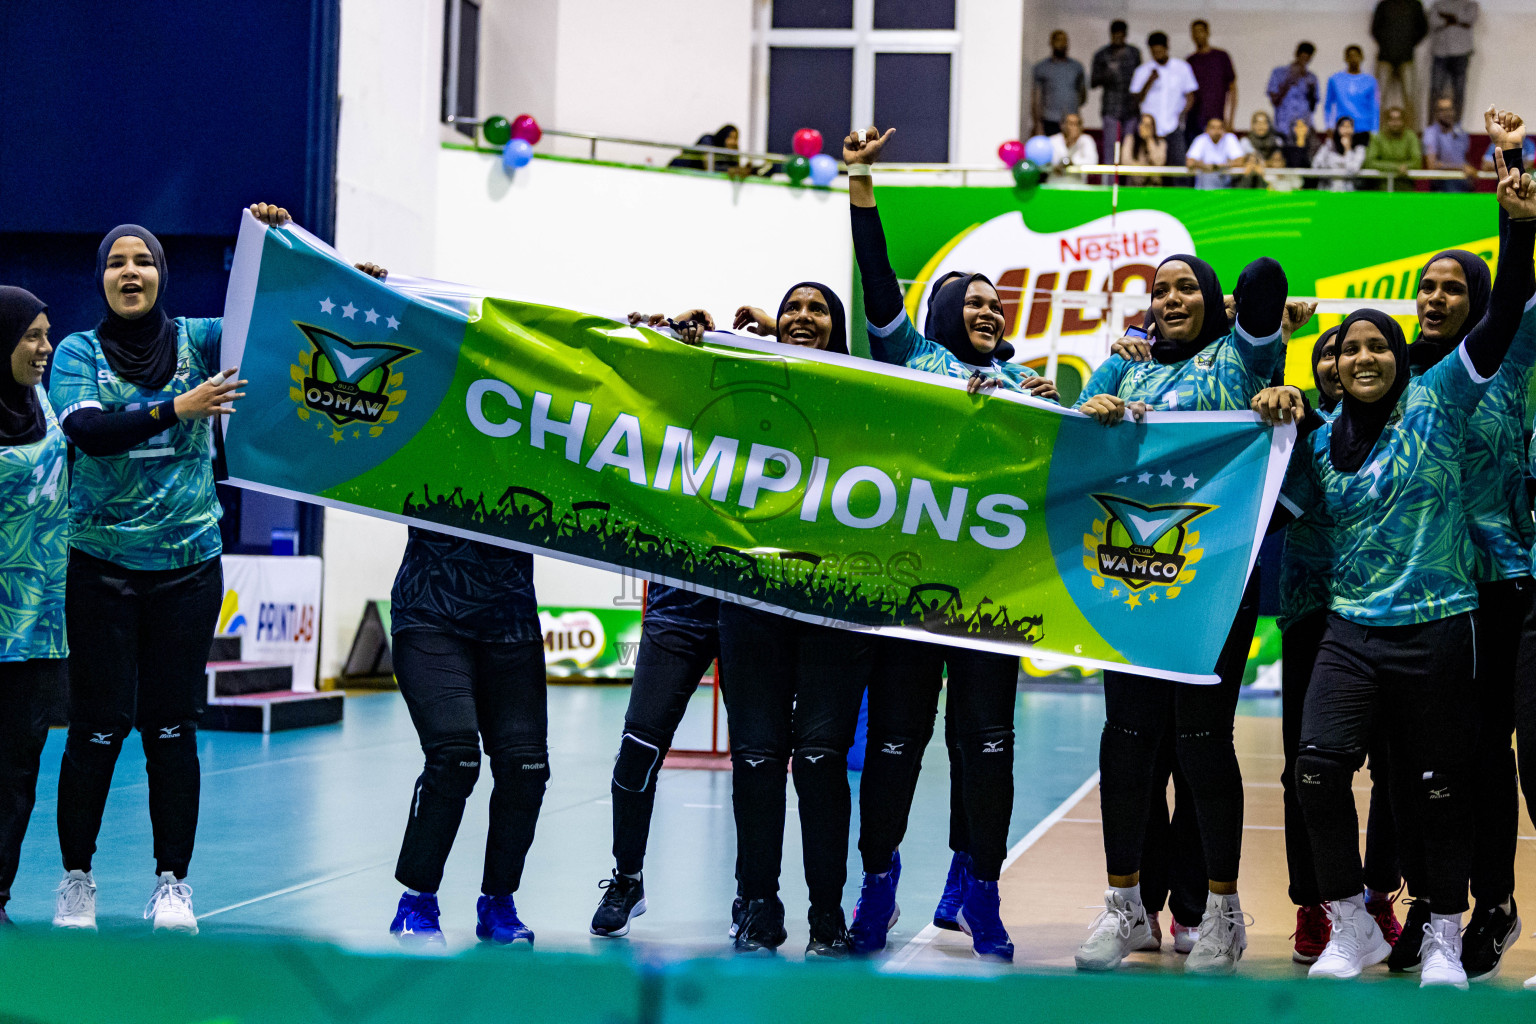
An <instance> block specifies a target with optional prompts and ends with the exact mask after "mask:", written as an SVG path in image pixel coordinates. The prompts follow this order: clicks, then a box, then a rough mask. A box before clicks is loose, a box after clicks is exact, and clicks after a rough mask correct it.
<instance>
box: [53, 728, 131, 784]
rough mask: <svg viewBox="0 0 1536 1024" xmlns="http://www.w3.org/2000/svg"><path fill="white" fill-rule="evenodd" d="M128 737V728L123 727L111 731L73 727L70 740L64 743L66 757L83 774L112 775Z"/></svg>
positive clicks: (70, 730) (70, 731)
mask: <svg viewBox="0 0 1536 1024" xmlns="http://www.w3.org/2000/svg"><path fill="white" fill-rule="evenodd" d="M127 735H128V730H127V728H126V727H124V726H121V725H119V726H118V727H116V728H111V729H107V728H103V727H100V726H95V725H71V726H70V727H69V738H68V739H67V740H65V742H64V757H65V758H66V759H68V760H69V762H70V763H71V764H72V765H74V767H76V768H78V769H79V770H81V771H83V772H89V773H92V774H97V773H101V774H107V775H110V774H112V768H113V766H114V765H116V764H117V755H118V752H119V751H121V750H122V749H123V739H124V738H125V737H126V736H127Z"/></svg>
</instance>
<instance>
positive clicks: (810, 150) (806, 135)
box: [794, 128, 821, 158]
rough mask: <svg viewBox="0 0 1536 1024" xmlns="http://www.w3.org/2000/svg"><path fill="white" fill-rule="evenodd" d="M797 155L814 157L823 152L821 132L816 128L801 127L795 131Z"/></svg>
mask: <svg viewBox="0 0 1536 1024" xmlns="http://www.w3.org/2000/svg"><path fill="white" fill-rule="evenodd" d="M794 145H795V155H796V156H803V157H807V158H809V157H813V156H815V155H816V154H817V153H820V152H821V132H819V131H817V130H816V129H815V128H801V129H800V130H799V131H797V132H795V143H794Z"/></svg>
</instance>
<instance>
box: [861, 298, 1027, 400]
mask: <svg viewBox="0 0 1536 1024" xmlns="http://www.w3.org/2000/svg"><path fill="white" fill-rule="evenodd" d="M869 351H870V354H871V355H873V356H874V357H875V358H876V359H878V360H880V362H882V363H894V364H895V365H897V366H905V367H906V368H907V369H909V370H922V371H923V372H924V373H937V374H939V375H940V376H941V377H956V378H958V379H960V380H969V379H970V377H971V374H973V373H977V372H980V373H981V374H982V375H984V376H986V377H990V378H992V379H993V380H995V381H997V383H998V386H999V387H1002V388H1006V389H1008V390H1009V391H1022V392H1025V393H1028V391H1029V389H1028V388H1026V387H1025V386H1024V384H1023V382H1024V381H1026V380H1029V379H1031V378H1033V377H1038V376H1039V374H1037V373H1035V371H1033V370H1031V369H1030V368H1029V367H1027V366H1020V365H1019V364H1018V363H1000V362H998V361H997V360H996V359H994V360H992V364H991V365H990V366H972V365H971V364H970V363H967V362H966V361H965V360H963V359H961V358H960V357H959V356H957V355H955V354H954V353H953V352H951V351H950V350H949V349H947V348H945V347H944V346H943V345H940V344H939V343H938V342H936V341H933V340H932V339H930V338H925V337H923V336H922V335H921V334H920V333H918V330H917V328H916V327H913V326H912V321H911V319H909V318H908V317H907V314H906V313H905V312H903V313H902V314H901V316H899V317H897V318H896V319H895V320H893V321H892V322H891V323H888V324H886V325H885V326H884V327H876V326H874V325H873V324H870V325H869Z"/></svg>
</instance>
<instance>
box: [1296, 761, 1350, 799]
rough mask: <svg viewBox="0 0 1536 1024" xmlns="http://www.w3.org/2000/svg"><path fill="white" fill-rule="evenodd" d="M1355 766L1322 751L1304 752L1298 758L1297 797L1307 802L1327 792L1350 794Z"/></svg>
mask: <svg viewBox="0 0 1536 1024" xmlns="http://www.w3.org/2000/svg"><path fill="white" fill-rule="evenodd" d="M1354 777H1355V766H1354V765H1353V764H1352V763H1351V761H1350V759H1348V758H1346V757H1344V756H1342V755H1339V754H1334V753H1329V752H1326V751H1320V750H1303V751H1302V752H1301V753H1300V754H1299V755H1297V757H1296V795H1297V796H1298V797H1299V798H1300V799H1301V800H1302V801H1303V802H1305V801H1306V800H1307V799H1308V797H1309V796H1311V797H1316V796H1319V795H1321V794H1323V793H1325V792H1328V791H1330V790H1331V791H1333V792H1334V793H1335V794H1337V793H1338V792H1340V791H1342V792H1344V793H1348V792H1349V789H1350V786H1351V785H1352V784H1353V782H1354Z"/></svg>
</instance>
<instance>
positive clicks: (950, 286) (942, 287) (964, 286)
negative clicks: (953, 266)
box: [923, 270, 1013, 366]
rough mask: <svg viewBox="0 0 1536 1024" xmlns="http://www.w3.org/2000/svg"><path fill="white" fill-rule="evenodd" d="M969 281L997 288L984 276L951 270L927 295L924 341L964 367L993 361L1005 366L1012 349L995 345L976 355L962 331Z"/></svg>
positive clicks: (999, 344)
mask: <svg viewBox="0 0 1536 1024" xmlns="http://www.w3.org/2000/svg"><path fill="white" fill-rule="evenodd" d="M972 281H983V282H985V283H986V284H987V285H988V286H989V287H991V288H992V289H993V290H994V291H996V290H997V285H995V284H993V283H992V279H991V278H989V277H988V276H987V275H986V274H967V273H964V272H963V271H959V270H951V271H950V272H949V273H947V274H945V275H944V276H943V277H941V278H939V279H938V280H937V281H936V282H934V285H933V290H932V291H931V292H929V293H928V315H927V317H926V318H925V319H924V320H923V337H925V338H928V339H930V340H932V341H936V342H938V343H939V344H940V345H943V346H944V347H945V348H947V349H949V351H950V352H951V353H952V354H953V355H954V357H955V358H956V359H958V360H960V361H961V362H962V363H965V364H966V365H967V366H991V365H992V361H993V360H994V359H996V360H998V361H999V362H1007V361H1008V359H1010V358H1012V356H1013V346H1012V345H1010V344H1008V343H1007V342H1006V341H1003V340H1002V339H1001V338H999V339H998V341H997V347H995V348H994V349H993V350H992V351H991V352H982V351H979V350H978V349H977V348H976V346H975V345H972V344H971V334H970V332H969V331H967V330H966V329H965V293H966V292H968V291H970V290H971V282H972Z"/></svg>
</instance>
